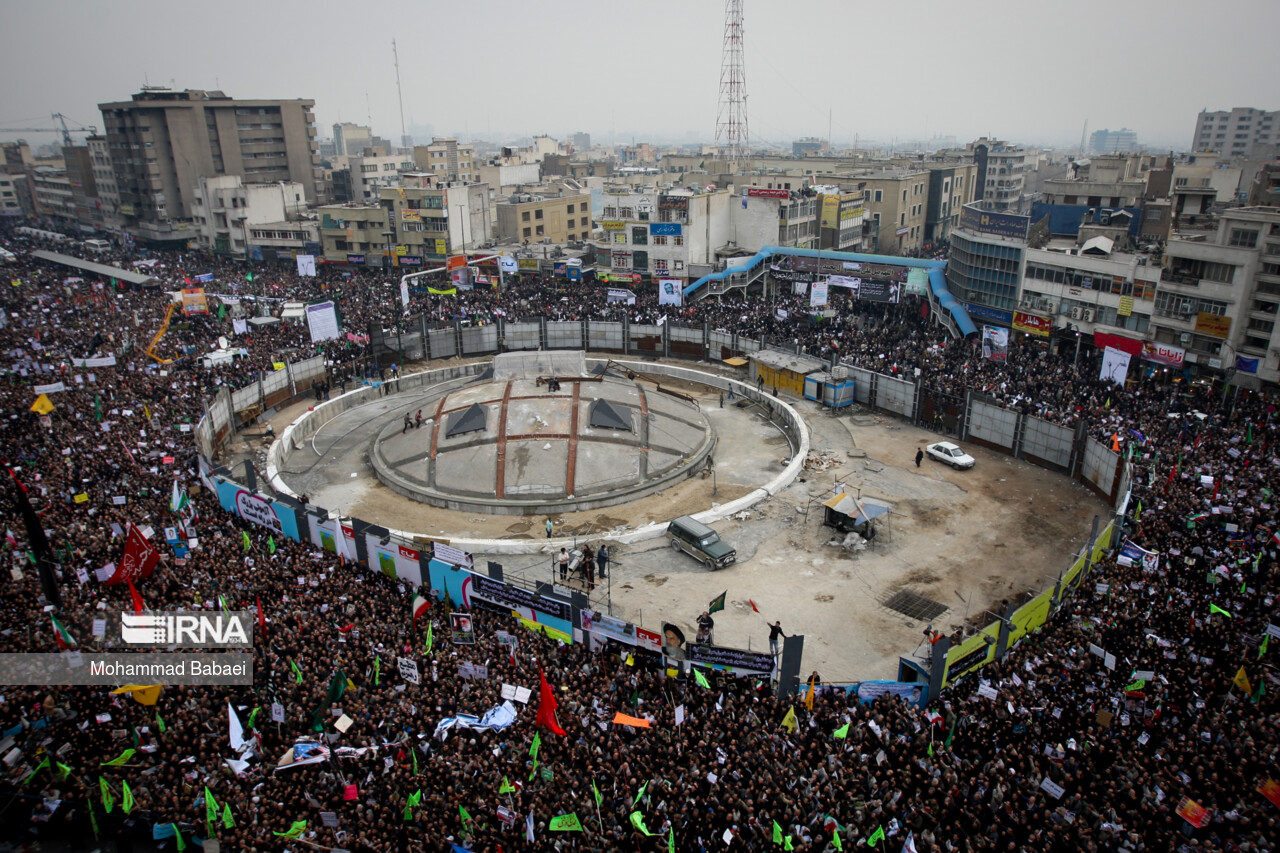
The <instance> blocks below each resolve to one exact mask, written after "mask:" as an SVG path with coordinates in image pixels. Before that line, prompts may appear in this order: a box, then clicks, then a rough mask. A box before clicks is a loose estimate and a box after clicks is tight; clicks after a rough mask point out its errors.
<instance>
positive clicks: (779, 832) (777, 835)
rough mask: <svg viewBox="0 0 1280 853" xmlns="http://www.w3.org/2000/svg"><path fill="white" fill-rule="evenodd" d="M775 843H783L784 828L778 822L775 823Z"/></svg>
mask: <svg viewBox="0 0 1280 853" xmlns="http://www.w3.org/2000/svg"><path fill="white" fill-rule="evenodd" d="M773 843H774V844H781V843H782V827H780V826H778V822H777V821H776V820H775V821H774V822H773Z"/></svg>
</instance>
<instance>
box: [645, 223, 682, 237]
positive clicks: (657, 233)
mask: <svg viewBox="0 0 1280 853" xmlns="http://www.w3.org/2000/svg"><path fill="white" fill-rule="evenodd" d="M683 229H684V226H683V225H681V224H680V223H679V222H654V223H651V224H650V225H649V234H650V235H652V236H654V237H679V236H680V235H681V234H683V233H684V230H683Z"/></svg>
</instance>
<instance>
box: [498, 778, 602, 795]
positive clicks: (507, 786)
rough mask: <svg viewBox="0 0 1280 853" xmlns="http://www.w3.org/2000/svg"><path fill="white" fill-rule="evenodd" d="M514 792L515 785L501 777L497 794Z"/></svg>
mask: <svg viewBox="0 0 1280 853" xmlns="http://www.w3.org/2000/svg"><path fill="white" fill-rule="evenodd" d="M591 784H592V785H594V784H595V782H592V783H591ZM515 791H516V786H515V785H512V784H511V783H510V782H508V781H507V777H506V776H503V777H502V785H501V787H499V788H498V793H499V794H511V793H514V792H515Z"/></svg>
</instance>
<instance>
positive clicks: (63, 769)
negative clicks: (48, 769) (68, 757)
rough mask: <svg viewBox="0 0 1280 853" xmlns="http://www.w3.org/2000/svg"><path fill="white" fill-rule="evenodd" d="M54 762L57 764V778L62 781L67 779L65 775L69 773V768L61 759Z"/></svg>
mask: <svg viewBox="0 0 1280 853" xmlns="http://www.w3.org/2000/svg"><path fill="white" fill-rule="evenodd" d="M55 763H56V764H57V770H58V778H59V779H61V780H62V781H63V782H65V781H67V777H68V776H70V775H71V768H70V767H68V766H67V765H65V764H63V763H62V762H61V761H58V762H55Z"/></svg>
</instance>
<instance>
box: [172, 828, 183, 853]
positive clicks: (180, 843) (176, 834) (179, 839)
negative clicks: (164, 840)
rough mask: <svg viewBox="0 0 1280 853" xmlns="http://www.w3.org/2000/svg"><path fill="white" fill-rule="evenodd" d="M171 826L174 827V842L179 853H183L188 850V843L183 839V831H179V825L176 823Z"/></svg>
mask: <svg viewBox="0 0 1280 853" xmlns="http://www.w3.org/2000/svg"><path fill="white" fill-rule="evenodd" d="M169 825H170V826H172V827H173V840H174V842H175V843H176V844H177V845H178V853H182V851H183V850H186V849H187V842H186V840H185V839H183V837H182V830H181V829H178V825H177V824H176V823H171V824H169Z"/></svg>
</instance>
